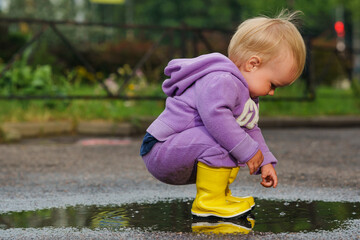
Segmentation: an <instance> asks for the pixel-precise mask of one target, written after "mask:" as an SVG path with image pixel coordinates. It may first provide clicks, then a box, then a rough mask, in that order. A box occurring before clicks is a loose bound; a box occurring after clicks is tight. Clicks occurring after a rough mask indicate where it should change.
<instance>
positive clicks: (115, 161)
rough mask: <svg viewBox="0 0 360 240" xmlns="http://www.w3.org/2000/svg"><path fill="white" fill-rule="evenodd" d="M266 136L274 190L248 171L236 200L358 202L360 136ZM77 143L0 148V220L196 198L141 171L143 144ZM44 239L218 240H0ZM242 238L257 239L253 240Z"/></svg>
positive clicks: (63, 234) (25, 234)
mask: <svg viewBox="0 0 360 240" xmlns="http://www.w3.org/2000/svg"><path fill="white" fill-rule="evenodd" d="M263 133H264V136H265V138H266V140H267V143H268V145H269V147H270V149H272V151H273V153H274V154H275V156H277V157H278V159H279V164H278V166H277V172H278V176H279V186H278V188H276V189H265V188H263V187H261V185H260V178H259V177H258V176H249V175H248V172H247V170H246V169H242V170H241V171H240V174H239V176H238V180H237V181H236V182H235V183H234V184H233V192H234V193H235V194H239V195H241V194H252V195H253V196H255V197H258V198H264V199H270V198H271V199H286V200H297V199H301V200H324V201H350V202H355V201H357V202H360V174H359V173H360V128H353V129H350V128H347V129H283V130H279V129H276V130H275V129H273V130H271V129H266V130H264V131H263ZM79 140H80V139H77V138H75V137H63V138H50V139H36V140H23V141H22V142H20V143H18V144H12V145H0V166H1V168H0V199H1V201H0V212H2V213H4V212H8V211H22V210H34V209H42V208H49V207H63V206H67V205H75V204H85V205H90V204H100V205H106V204H123V203H129V202H142V201H156V200H157V199H164V198H181V197H191V198H192V197H194V195H195V186H194V185H188V186H170V185H166V184H162V183H160V182H158V181H157V180H155V179H154V178H153V177H152V176H151V175H150V174H149V173H148V172H147V171H146V169H145V167H144V165H143V163H142V160H141V158H140V157H139V156H138V151H139V147H140V143H141V138H140V137H139V138H128V139H120V140H121V141H111V142H112V143H113V145H111V144H110V145H92V144H80V143H79ZM101 142H102V141H100V143H101ZM82 143H84V142H82ZM85 143H86V142H85ZM87 143H88V142H87ZM359 228H360V221H354V222H353V223H352V227H350V228H349V229H347V230H343V231H336V232H322V233H298V234H290V235H269V236H261V239H264V238H269V239H270V238H278V239H288V238H289V237H290V238H299V239H302V238H305V239H306V238H319V239H329V238H330V239H331V238H333V239H337V238H340V237H341V238H343V239H357V238H360V232H359ZM41 237H42V238H44V239H47V238H52V239H66V238H72V239H88V238H93V239H96V238H105V239H112V238H115V239H116V238H123V239H128V238H135V239H154V238H157V239H168V238H174V239H184V238H185V239H191V238H195V237H199V238H217V237H216V236H194V235H192V234H186V233H181V234H180V233H143V232H138V231H128V232H122V233H120V232H108V231H105V230H102V231H92V230H82V231H79V230H76V229H70V228H69V229H42V230H41V229H40V230H39V229H24V230H21V229H10V230H0V239H3V238H4V239H7V238H9V239H12V238H17V239H31V238H41ZM229 238H231V237H229ZM234 238H238V236H237V237H234ZM244 238H248V239H259V238H260V237H259V236H258V235H256V234H255V233H254V234H252V235H247V236H246V237H245V236H244Z"/></svg>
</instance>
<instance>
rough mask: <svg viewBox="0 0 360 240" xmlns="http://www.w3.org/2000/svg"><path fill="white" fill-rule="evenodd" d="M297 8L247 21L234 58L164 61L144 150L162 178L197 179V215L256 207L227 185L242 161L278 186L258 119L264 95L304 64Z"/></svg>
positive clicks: (235, 41)
mask: <svg viewBox="0 0 360 240" xmlns="http://www.w3.org/2000/svg"><path fill="white" fill-rule="evenodd" d="M297 14H298V12H295V13H292V14H289V13H288V12H286V11H283V12H282V13H280V15H279V16H278V17H275V18H268V17H257V18H252V19H249V20H246V21H244V22H243V23H242V24H241V25H240V26H239V27H238V29H237V31H236V33H235V34H234V36H233V37H232V39H231V41H230V44H229V47H228V57H226V56H224V55H222V54H220V53H211V54H206V55H202V56H199V57H196V58H192V59H185V58H184V59H174V60H172V61H170V62H169V64H168V65H167V67H166V68H165V74H166V75H167V76H169V78H168V79H166V80H165V81H164V83H163V86H162V87H163V91H164V92H165V94H166V95H167V96H168V98H167V100H166V107H165V110H164V111H163V112H162V113H161V114H160V116H159V117H158V118H157V119H156V120H155V121H154V122H153V123H152V124H151V125H150V126H149V128H148V129H147V133H146V135H145V137H144V140H143V144H142V146H141V150H140V154H141V156H142V157H143V160H144V162H145V164H146V167H147V169H148V171H149V172H150V173H151V174H152V175H153V176H154V177H155V178H157V179H158V180H160V181H162V182H164V183H168V184H174V185H182V184H192V183H196V189H197V194H196V198H195V200H194V202H193V205H192V209H191V212H192V214H193V215H195V216H198V217H208V216H215V217H220V218H232V217H237V216H241V215H244V214H246V213H247V212H249V211H250V210H251V208H252V207H253V206H254V205H255V203H254V198H253V197H251V196H247V197H235V196H232V194H231V191H230V189H229V185H230V184H231V183H232V182H233V181H234V180H235V178H236V175H237V173H238V171H239V167H242V166H245V165H247V166H248V168H249V172H250V174H261V178H262V182H261V184H262V185H263V186H264V187H274V188H275V187H276V186H277V183H278V179H277V175H276V171H275V169H274V166H275V165H276V163H277V159H276V158H275V157H274V156H273V154H272V153H271V152H270V151H269V148H268V147H267V145H266V143H265V140H264V138H263V136H262V134H261V130H260V128H259V127H258V125H257V123H258V119H259V96H265V95H271V96H272V95H274V92H275V89H276V88H278V87H284V86H287V85H289V84H291V83H293V82H294V81H295V80H296V79H297V78H298V77H299V76H300V74H301V72H302V70H303V68H304V64H305V57H306V50H305V44H304V41H303V39H302V37H301V35H300V33H299V31H298V30H297V28H296V27H295V26H294V24H293V23H292V21H293V20H294V17H296V15H297Z"/></svg>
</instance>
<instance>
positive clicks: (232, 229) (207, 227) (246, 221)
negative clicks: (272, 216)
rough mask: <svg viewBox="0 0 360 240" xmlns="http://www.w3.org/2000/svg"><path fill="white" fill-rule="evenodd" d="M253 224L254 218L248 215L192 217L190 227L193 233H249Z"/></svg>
mask: <svg viewBox="0 0 360 240" xmlns="http://www.w3.org/2000/svg"><path fill="white" fill-rule="evenodd" d="M254 226H255V219H254V218H253V216H251V215H249V216H247V217H244V218H239V219H234V220H231V219H226V220H225V219H223V220H219V219H216V218H214V219H209V218H204V219H193V222H192V224H191V229H192V231H193V232H195V233H205V234H206V233H211V234H249V233H250V232H251V230H252V229H253V228H254Z"/></svg>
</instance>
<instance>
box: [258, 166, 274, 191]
mask: <svg viewBox="0 0 360 240" xmlns="http://www.w3.org/2000/svg"><path fill="white" fill-rule="evenodd" d="M261 178H262V182H261V185H263V186H264V187H267V188H268V187H271V186H273V187H274V188H276V186H277V183H278V179H277V175H276V171H275V169H274V167H273V165H272V164H266V165H264V166H262V167H261Z"/></svg>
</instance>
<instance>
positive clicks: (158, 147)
mask: <svg viewBox="0 0 360 240" xmlns="http://www.w3.org/2000/svg"><path fill="white" fill-rule="evenodd" d="M143 159H144V162H145V164H146V166H147V168H148V170H149V172H150V173H151V174H153V175H154V177H156V178H157V179H159V180H160V181H162V182H165V183H169V184H176V185H181V184H191V183H195V180H196V178H195V177H196V163H197V161H200V162H203V163H205V164H206V165H208V166H211V167H230V168H233V167H237V164H236V163H235V161H234V160H233V158H232V157H231V156H230V155H229V153H228V152H227V151H226V150H225V149H223V148H222V147H221V146H220V145H219V144H218V143H217V142H216V141H215V140H214V139H213V138H212V136H210V135H209V133H208V132H207V130H206V129H205V127H202V126H201V127H195V128H191V129H188V130H186V131H184V132H181V133H177V134H174V135H173V136H171V137H170V138H169V139H168V140H166V141H165V142H159V143H157V144H155V146H154V147H153V149H152V150H151V151H150V152H149V153H148V154H147V155H145V156H144V157H143Z"/></svg>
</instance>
